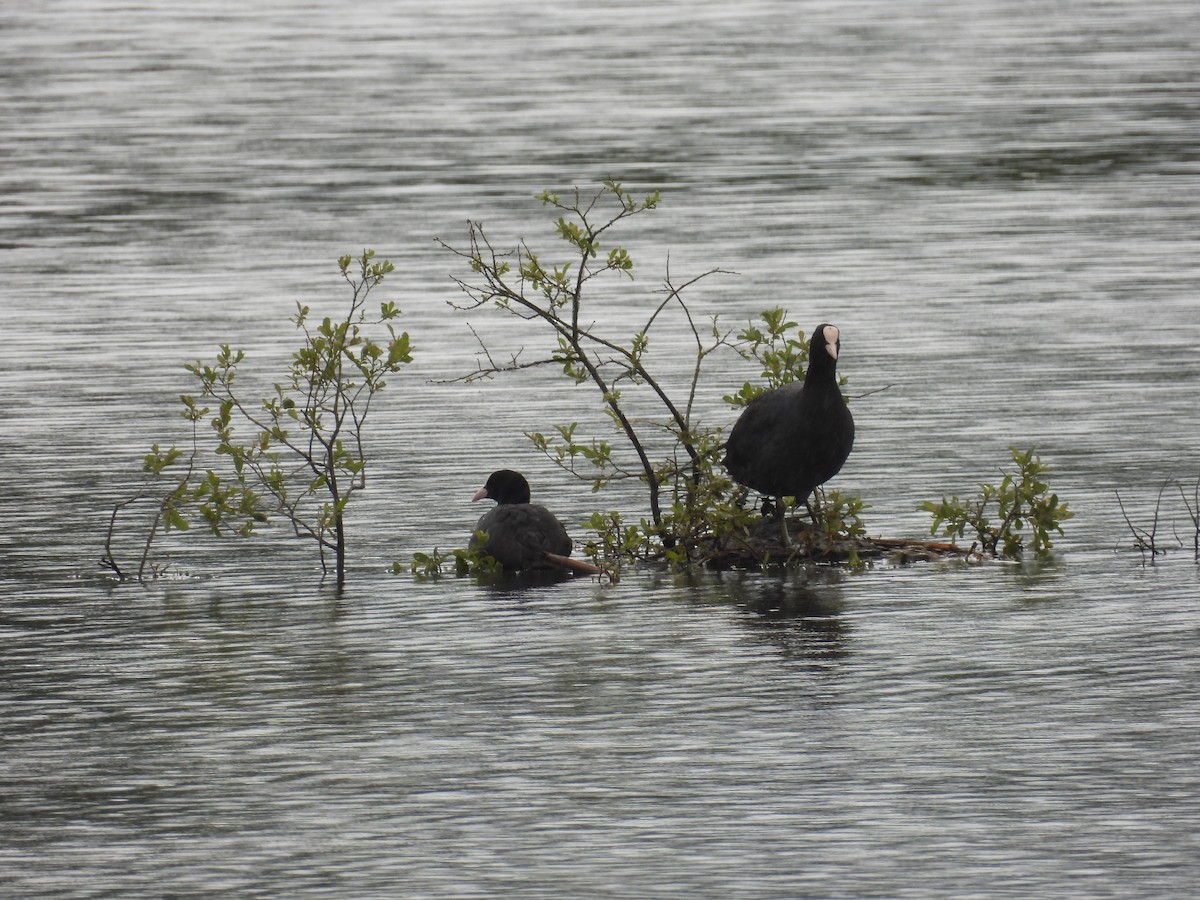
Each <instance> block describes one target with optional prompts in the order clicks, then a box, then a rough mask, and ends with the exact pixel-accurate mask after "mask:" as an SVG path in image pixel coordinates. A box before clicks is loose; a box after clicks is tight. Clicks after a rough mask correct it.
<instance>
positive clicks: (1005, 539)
mask: <svg viewBox="0 0 1200 900" xmlns="http://www.w3.org/2000/svg"><path fill="white" fill-rule="evenodd" d="M1009 453H1010V454H1011V455H1012V461H1013V463H1015V464H1016V467H1017V469H1016V472H1004V471H1003V470H1002V471H1001V476H1002V477H1001V479H1000V482H999V484H980V486H979V488H980V491H979V494H978V495H977V496H976V497H973V498H968V499H960V498H959V497H958V496H953V497H950V498H946V497H942V499H941V501H940V502H936V503H935V502H933V501H931V500H926V501H925V502H924V503H922V504H921V505H920V507H918V508H919V509H923V510H925V511H926V512H928V513H930V514H931V515H932V516H933V523H932V524H931V526H930V528H929V533H930V534H937V533H938V529H939V528H940V529H941V531H942V534H943V535H944V536H946V537H955V538H961V537H964V536H968V535H970V536H972V538H973V540H974V541H975V543H976V545H977V546H978V548H979V549H980V550H981V551H982V552H983V553H986V554H989V555H990V556H993V557H995V556H1000V557H1004V558H1008V559H1019V558H1020V557H1021V556H1022V554H1023V553H1024V551H1026V550H1029V551H1031V552H1032V553H1035V554H1044V553H1046V552H1048V551H1049V550H1050V548H1051V547H1053V546H1054V545H1053V543H1052V542H1051V532H1055V531H1057V532H1058V533H1059V534H1062V533H1063V529H1062V523H1063V522H1065V521H1066V520H1067V519H1070V518H1072V517H1073V516H1074V515H1075V514H1074V513H1073V512H1072V511H1071V510H1070V509H1068V508H1067V504H1066V503H1063V502H1060V501H1059V499H1058V494H1055V493H1051V491H1050V488H1049V486H1048V485H1047V484H1046V482H1045V481H1044V480H1043V478H1042V476H1043V475H1045V474H1046V472H1047V471H1048V469H1047V467H1046V466H1045V465H1044V464H1043V463H1042V461H1041V459H1040V457H1038V456H1037V454H1036V453H1035V452H1034V448H1032V447H1030V448H1029V449H1027V450H1020V449H1018V448H1017V447H1009Z"/></svg>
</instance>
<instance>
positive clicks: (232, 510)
mask: <svg viewBox="0 0 1200 900" xmlns="http://www.w3.org/2000/svg"><path fill="white" fill-rule="evenodd" d="M374 256H375V252H374V251H373V250H364V251H363V252H362V254H361V255H359V256H358V257H353V256H343V257H341V258H340V259H339V260H338V269H339V271H340V273H341V277H342V279H343V280H344V281H345V282H346V283H347V284H348V285H349V287H350V301H349V304H348V305H347V306H346V308H345V310H344V314H343V315H342V316H340V317H338V318H333V317H330V316H326V317H324V318H322V319H321V320H320V321H319V322H314V321H313V320H312V318H311V310H310V308H309V307H308V306H305V305H303V304H300V303H297V305H296V313H295V315H294V316H292V317H291V319H290V321H291V322H292V323H293V324H294V326H295V327H296V328H297V329H298V330H299V331H300V332H301V333H302V335H303V342H302V343H301V346H300V347H299V348H298V349H297V350H296V351H295V352H294V353H293V354H292V358H291V363H290V365H289V366H288V368H287V370H286V372H285V374H284V377H283V379H282V380H281V381H279V382H276V383H275V384H274V386H273V390H272V391H271V392H270V393H269V394H268V395H267V396H266V397H262V398H252V395H249V394H246V393H244V392H243V390H242V388H241V384H240V382H239V374H240V368H241V366H242V364H243V362H244V361H245V359H246V354H245V352H244V351H243V350H240V349H233V348H232V347H231V346H230V345H228V344H224V345H222V346H221V347H220V348H219V350H218V352H217V354H216V358H215V360H214V361H213V362H211V363H205V362H201V361H197V362H195V363H192V364H189V365H187V366H186V369H187V371H188V372H190V373H191V374H192V375H193V376H194V377H195V379H196V381H197V382H198V386H199V391H198V393H197V394H195V395H193V394H184V395H182V396H181V397H180V401H181V403H182V404H183V410H182V413H181V415H182V416H183V418H184V419H186V420H187V421H188V422H189V423H190V424H191V427H192V438H191V443H190V447H189V449H187V450H183V449H180V448H179V447H176V446H171V447H169V448H166V449H163V448H162V447H160V446H159V445H157V444H156V445H154V447H152V448H151V451H150V453H148V454H147V455H146V457H145V459H144V460H143V470H144V471H145V473H146V482H145V483H144V484H143V486H142V489H141V490H140V491H139V492H138V494H137V495H136V496H135V497H134V498H131V499H130V500H126V501H124V502H123V503H121V504H118V506H117V508H116V509H114V511H113V514H112V517H111V518H110V521H109V529H108V535H107V539H106V541H105V547H104V554H103V556H102V558H101V563H102V565H104V566H105V567H107V568H108V569H110V570H111V571H112V572H114V573H115V574H116V576H117V577H118V578H121V579H124V578H136V579H138V580H143V579H145V578H146V577H153V576H156V575H158V574H161V573H162V571H163V567H162V566H161V565H160V564H158V563H155V562H154V561H153V560H152V558H151V557H152V554H151V550H152V547H153V545H154V543H155V540H156V538H157V537H158V535H159V534H160V531H186V530H188V529H189V528H190V527H191V524H192V522H193V521H198V522H202V523H203V524H204V525H206V526H207V527H208V529H209V530H210V531H211V532H212V533H213V534H217V535H223V534H230V533H234V534H240V535H248V534H251V533H253V532H254V530H255V529H256V527H257V526H259V525H263V524H266V523H268V522H269V521H270V520H271V517H272V516H275V515H277V516H280V517H282V518H283V519H284V520H285V521H286V522H287V523H288V524H289V525H290V526H291V527H292V529H293V531H294V532H295V534H296V535H297V536H299V537H302V538H305V539H308V540H311V541H312V542H313V543H314V544H315V545H316V546H317V548H318V555H319V559H320V564H321V571H322V574H323V575H327V574H328V572H329V570H330V568H332V569H333V572H334V575H335V578H336V581H337V585H338V587H339V588H340V587H342V586H343V585H344V584H345V580H346V544H347V541H346V523H345V514H346V508H347V506H348V505H349V504H350V502H351V500H352V499H353V497H354V496H355V495H356V494H357V493H358V492H359V491H360V490H362V489H363V488H365V487H366V483H367V481H366V479H367V459H366V453H365V450H364V445H363V432H364V429H365V427H366V424H367V420H368V417H369V415H370V412H371V405H372V402H373V401H374V399H375V397H376V395H377V394H378V393H379V392H380V391H382V390H383V389H384V387H385V386H386V384H387V380H386V379H387V378H389V377H390V376H391V375H394V374H396V373H398V372H399V371H400V370H401V369H402V368H403V367H404V366H405V365H406V364H408V363H409V362H411V361H412V355H411V346H410V341H409V336H408V333H407V332H398V331H397V329H396V326H395V324H394V323H395V320H396V319H397V318H398V317H399V315H400V310H399V309H398V308H397V306H396V305H395V304H394V303H392V302H387V301H385V302H383V303H381V304H379V306H378V315H377V316H375V315H374V314H371V315H368V312H367V306H366V303H367V298H368V296H369V295H370V294H371V292H372V291H373V290H374V289H375V288H376V287H377V286H378V285H379V284H380V283H381V282H382V281H383V280H384V279H385V278H386V277H387V276H388V275H389V274H390V273H391V272H392V271H393V270H394V267H393V265H392V264H391V263H390V262H388V261H387V260H379V261H376V260H375V259H374ZM205 404H212V407H210V406H208V405H205ZM205 422H207V424H208V426H209V427H210V429H211V432H212V437H213V438H214V439H215V445H213V446H212V447H211V448H209V449H211V452H212V453H213V454H215V457H216V465H213V466H211V467H205V466H203V465H202V464H201V462H200V460H201V454H202V450H203V449H204V448H203V447H202V444H201V441H200V439H199V431H200V426H201V425H202V423H205ZM154 485H159V489H158V490H157V492H156V491H155V489H154ZM164 485H165V487H163V486H164ZM149 494H154V495H155V496H156V497H157V509H156V512H155V514H154V516H153V517H152V520H151V524H150V526H149V527H148V529H147V534H146V536H145V539H144V541H143V542H142V546H141V552H140V559H139V562H138V564H137V567H136V569H134V568H133V567H132V566H130V567H128V569H127V568H126V567H123V566H121V565H120V564H119V562H118V561H117V559H116V554H115V553H114V550H113V547H114V534H115V529H116V526H117V521H118V517H119V514H120V513H121V512H122V511H124V510H125V509H127V508H128V507H129V505H131V504H132V503H133V502H136V501H137V500H139V499H141V498H143V497H146V496H147V495H149ZM330 557H332V563H331V562H330Z"/></svg>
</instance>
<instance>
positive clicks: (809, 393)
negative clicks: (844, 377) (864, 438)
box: [725, 324, 854, 515]
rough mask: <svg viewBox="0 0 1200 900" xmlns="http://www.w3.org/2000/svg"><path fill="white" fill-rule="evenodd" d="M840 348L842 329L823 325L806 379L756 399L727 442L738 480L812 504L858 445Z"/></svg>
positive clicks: (814, 340) (727, 459) (810, 349)
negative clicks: (841, 384)
mask: <svg viewBox="0 0 1200 900" xmlns="http://www.w3.org/2000/svg"><path fill="white" fill-rule="evenodd" d="M840 349H841V339H840V336H839V333H838V329H837V328H836V327H835V326H833V325H828V324H823V325H818V326H817V329H816V331H814V332H813V336H812V341H811V343H810V344H809V346H808V372H807V373H806V374H805V376H804V383H803V384H798V383H796V382H792V383H791V384H785V385H784V386H783V387H779V388H776V389H775V390H772V391H767V392H766V393H765V394H762V395H761V396H759V397H757V398H755V399H754V400H752V401H751V402H750V404H749V405H748V406H747V407H746V409H745V410H744V411H743V412H742V415H741V417H739V418H738V420H737V423H736V424H735V425H734V426H733V431H731V432H730V433H729V440H728V441H727V443H726V448H725V468H726V469H728V471H729V475H730V477H731V478H733V480H734V481H736V482H738V483H739V484H744V485H745V486H746V487H748V488H751V489H753V490H755V491H758V492H759V493H760V494H766V495H768V496H770V497H795V498H796V499H797V500H799V501H801V502H802V503H804V505H805V506H808V497H809V495H810V494H811V493H812V492H813V489H814V488H816V487H819V486H820V485H822V484H824V483H825V482H826V481H828V480H829V479H830V478H832V477H833V476H834V475H836V474H837V473H838V472H839V471H840V470H841V468H842V464H843V463H844V462H845V461H846V457H847V456H849V455H850V448H851V447H853V446H854V417H853V416H851V415H850V410H849V409H848V408H847V407H846V401H845V400H843V399H842V392H841V390H840V389H839V388H838V383H837V358H838V351H839V350H840ZM808 509H809V513H810V514H811V513H812V507H808ZM776 511H777V513H778V514H780V515H781V514H782V512H781V510H780V508H779V507H777V510H776Z"/></svg>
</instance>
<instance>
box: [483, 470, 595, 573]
mask: <svg viewBox="0 0 1200 900" xmlns="http://www.w3.org/2000/svg"><path fill="white" fill-rule="evenodd" d="M485 498H486V499H489V500H495V501H496V507H495V508H494V509H491V510H489V511H488V512H486V513H484V515H483V517H482V518H480V520H479V522H478V523H477V524H476V525H475V530H476V531H483V532H486V533H487V539H486V540H485V541H484V542H483V543H482V544H480V542H479V541H478V539H477V538H475V537H474V536H472V538H471V547H472V549H477V550H482V551H483V552H484V553H486V554H488V555H489V556H491V557H492V558H493V559H495V560H496V561H497V562H498V563H500V565H501V566H503V567H504V568H505V569H506V570H508V571H520V570H524V569H551V568H576V569H577V568H578V567H579V566H587V564H586V563H582V562H580V561H577V560H571V559H568V557H569V556H570V555H571V538H570V537H569V536H568V535H567V530H566V529H565V528H563V526H562V523H561V522H559V521H558V519H556V518H555V517H554V514H553V513H552V512H550V510H548V509H546V507H544V506H539V505H538V504H536V503H530V502H529V482H528V481H526V480H525V476H524V475H522V474H521V473H520V472H514V471H512V470H511V469H501V470H499V471H498V472H493V473H492V474H491V475H490V476H488V480H487V484H485V485H484V486H483V487H481V488H480V489H479V490H478V491H476V492H475V496H474V497H472V498H471V499H472V500H483V499H485ZM591 568H592V567H591V566H588V569H589V570H590V569H591Z"/></svg>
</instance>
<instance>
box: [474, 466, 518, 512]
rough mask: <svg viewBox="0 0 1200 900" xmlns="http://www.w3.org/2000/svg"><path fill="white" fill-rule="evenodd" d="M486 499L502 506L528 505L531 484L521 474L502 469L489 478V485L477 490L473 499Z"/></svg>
mask: <svg viewBox="0 0 1200 900" xmlns="http://www.w3.org/2000/svg"><path fill="white" fill-rule="evenodd" d="M485 497H486V498H487V499H489V500H495V501H496V503H497V504H498V505H501V506H502V505H504V504H505V503H528V502H529V482H528V481H526V480H525V476H524V475H522V474H521V473H520V472H514V471H513V470H512V469H500V470H499V471H497V472H493V473H492V474H491V475H489V476H488V480H487V484H485V485H484V486H483V487H481V488H480V489H479V490H477V491H476V492H475V496H473V497H472V498H471V499H472V500H482V499H484V498H485Z"/></svg>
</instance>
